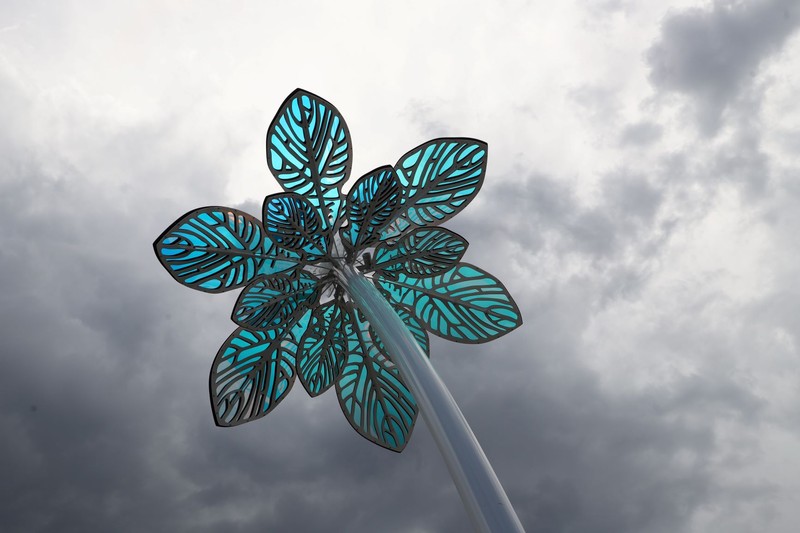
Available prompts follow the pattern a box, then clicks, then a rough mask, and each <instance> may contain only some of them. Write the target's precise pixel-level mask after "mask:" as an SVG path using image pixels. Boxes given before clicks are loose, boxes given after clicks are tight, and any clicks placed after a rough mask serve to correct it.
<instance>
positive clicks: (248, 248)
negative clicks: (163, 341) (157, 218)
mask: <svg viewBox="0 0 800 533" xmlns="http://www.w3.org/2000/svg"><path fill="white" fill-rule="evenodd" d="M263 234H264V232H263V230H262V228H261V223H260V222H259V221H258V220H256V219H255V218H253V217H252V216H250V215H248V214H247V213H244V212H242V211H239V210H237V209H231V208H228V207H203V208H201V209H195V210H194V211H190V212H189V213H186V214H185V215H184V216H182V217H181V218H179V219H178V220H177V221H176V222H175V223H174V224H173V225H172V226H170V227H169V228H168V229H167V230H166V231H165V232H164V233H162V234H161V236H160V237H159V238H158V239H156V241H155V242H154V243H153V247H154V248H155V252H156V256H158V260H159V261H160V262H161V264H162V265H163V266H164V268H165V269H166V270H167V272H169V273H170V274H171V275H172V277H173V278H175V279H176V280H177V281H178V282H180V283H182V284H183V285H186V286H188V287H191V288H193V289H197V290H200V291H204V292H212V293H216V292H224V291H229V290H231V289H235V288H237V287H241V286H243V285H246V284H247V283H249V282H250V281H251V280H252V279H253V278H254V277H255V276H256V274H257V273H258V271H259V268H260V267H261V265H262V263H263V259H264V254H265V252H264V249H263V241H262V239H263Z"/></svg>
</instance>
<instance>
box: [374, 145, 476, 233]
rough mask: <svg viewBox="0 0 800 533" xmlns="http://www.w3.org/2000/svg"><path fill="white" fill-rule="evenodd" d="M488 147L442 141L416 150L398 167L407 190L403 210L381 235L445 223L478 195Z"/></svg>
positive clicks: (400, 162)
mask: <svg viewBox="0 0 800 533" xmlns="http://www.w3.org/2000/svg"><path fill="white" fill-rule="evenodd" d="M486 154H487V146H486V143H485V142H483V141H479V140H476V139H468V138H442V139H434V140H432V141H429V142H427V143H425V144H423V145H421V146H418V147H417V148H414V149H413V150H411V151H410V152H408V153H407V154H406V155H404V156H403V157H401V158H400V160H399V161H398V162H397V165H395V171H396V172H397V177H398V179H399V180H400V183H401V185H402V186H403V188H404V194H403V208H402V209H401V210H400V213H399V215H398V216H397V218H395V220H394V221H393V222H392V223H391V224H390V225H389V226H388V227H387V228H386V229H384V230H383V232H382V233H381V239H382V240H386V239H392V238H395V237H397V236H399V235H400V234H402V233H403V232H405V231H406V230H407V229H409V228H413V227H416V226H430V225H436V224H441V223H442V222H444V221H445V220H447V219H449V218H451V217H452V216H454V215H455V214H456V213H458V212H459V211H460V210H462V209H463V208H464V207H466V205H467V204H468V203H469V202H470V201H471V200H472V199H473V198H474V197H475V195H476V194H478V191H479V190H480V188H481V185H483V177H484V174H485V172H486Z"/></svg>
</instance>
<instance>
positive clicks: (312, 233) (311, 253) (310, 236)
mask: <svg viewBox="0 0 800 533" xmlns="http://www.w3.org/2000/svg"><path fill="white" fill-rule="evenodd" d="M263 211H264V229H265V231H266V233H267V236H268V237H269V238H270V239H271V240H272V241H273V242H275V244H276V245H277V246H278V247H279V248H280V249H282V250H285V251H286V252H287V253H288V254H289V255H296V256H299V257H300V258H302V259H303V260H305V261H309V262H310V261H316V260H319V259H321V258H323V257H324V256H325V255H326V254H327V252H328V240H327V237H326V235H325V234H324V233H323V232H322V221H321V220H320V218H319V214H318V213H317V211H316V209H314V206H312V205H311V204H310V203H309V202H308V201H307V200H306V199H305V198H303V197H302V196H300V195H299V194H294V193H280V194H273V195H270V196H267V197H266V198H265V199H264V209H263Z"/></svg>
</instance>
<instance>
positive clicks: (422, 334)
mask: <svg viewBox="0 0 800 533" xmlns="http://www.w3.org/2000/svg"><path fill="white" fill-rule="evenodd" d="M389 303H390V304H391V305H392V307H393V308H394V311H395V313H397V316H399V317H400V320H402V321H403V323H405V325H406V327H407V328H408V331H410V332H411V334H412V335H413V336H414V338H415V339H416V341H417V344H419V347H420V348H422V351H423V352H425V355H427V356H428V357H430V356H431V343H430V340H429V339H428V332H427V331H425V328H424V327H423V325H422V324H421V323H420V321H419V320H418V319H417V317H415V316H414V315H413V314H412V313H411V310H410V309H408V308H407V307H406V306H404V305H400V304H397V303H395V302H389ZM369 334H370V336H371V337H372V339H373V340H374V341H375V344H377V345H378V349H379V350H380V351H381V352H383V353H388V351H387V350H386V347H385V346H384V345H383V341H381V339H380V338H379V337H378V334H377V332H376V331H375V330H374V329H373V327H372V326H371V325H370V327H369Z"/></svg>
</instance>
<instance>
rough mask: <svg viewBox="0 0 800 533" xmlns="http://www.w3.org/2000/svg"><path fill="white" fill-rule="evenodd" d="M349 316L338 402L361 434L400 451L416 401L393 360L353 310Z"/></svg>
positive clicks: (410, 422) (412, 419)
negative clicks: (347, 341)
mask: <svg viewBox="0 0 800 533" xmlns="http://www.w3.org/2000/svg"><path fill="white" fill-rule="evenodd" d="M350 316H351V317H352V319H353V320H354V324H355V327H354V328H353V332H352V334H351V336H350V339H349V343H348V344H349V347H350V350H349V351H348V353H347V359H346V361H345V365H344V368H343V369H342V373H341V374H340V375H339V379H338V380H337V381H336V394H337V397H338V399H339V405H340V406H341V408H342V412H343V413H344V415H345V418H347V421H348V422H350V425H351V426H353V429H355V430H356V431H357V432H358V433H359V434H360V435H361V436H363V437H364V438H366V439H367V440H370V441H372V442H374V443H375V444H377V445H379V446H383V447H384V448H388V449H389V450H393V451H396V452H400V451H402V450H403V448H405V446H406V444H407V443H408V439H409V438H410V437H411V431H412V430H413V429H414V422H415V421H416V418H417V412H418V408H417V403H416V400H414V397H413V396H412V395H411V391H409V390H408V387H406V385H405V384H404V383H403V381H402V380H401V379H400V373H399V372H398V370H397V368H396V367H395V365H394V363H392V362H391V360H390V359H389V357H388V356H387V355H386V353H384V352H383V351H381V349H380V348H379V347H378V345H377V344H376V343H375V342H373V340H372V338H370V333H369V332H368V330H367V329H366V325H365V324H363V323H362V322H361V321H360V320H358V318H357V317H355V313H351V315H350ZM380 345H381V346H383V343H381V344H380Z"/></svg>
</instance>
